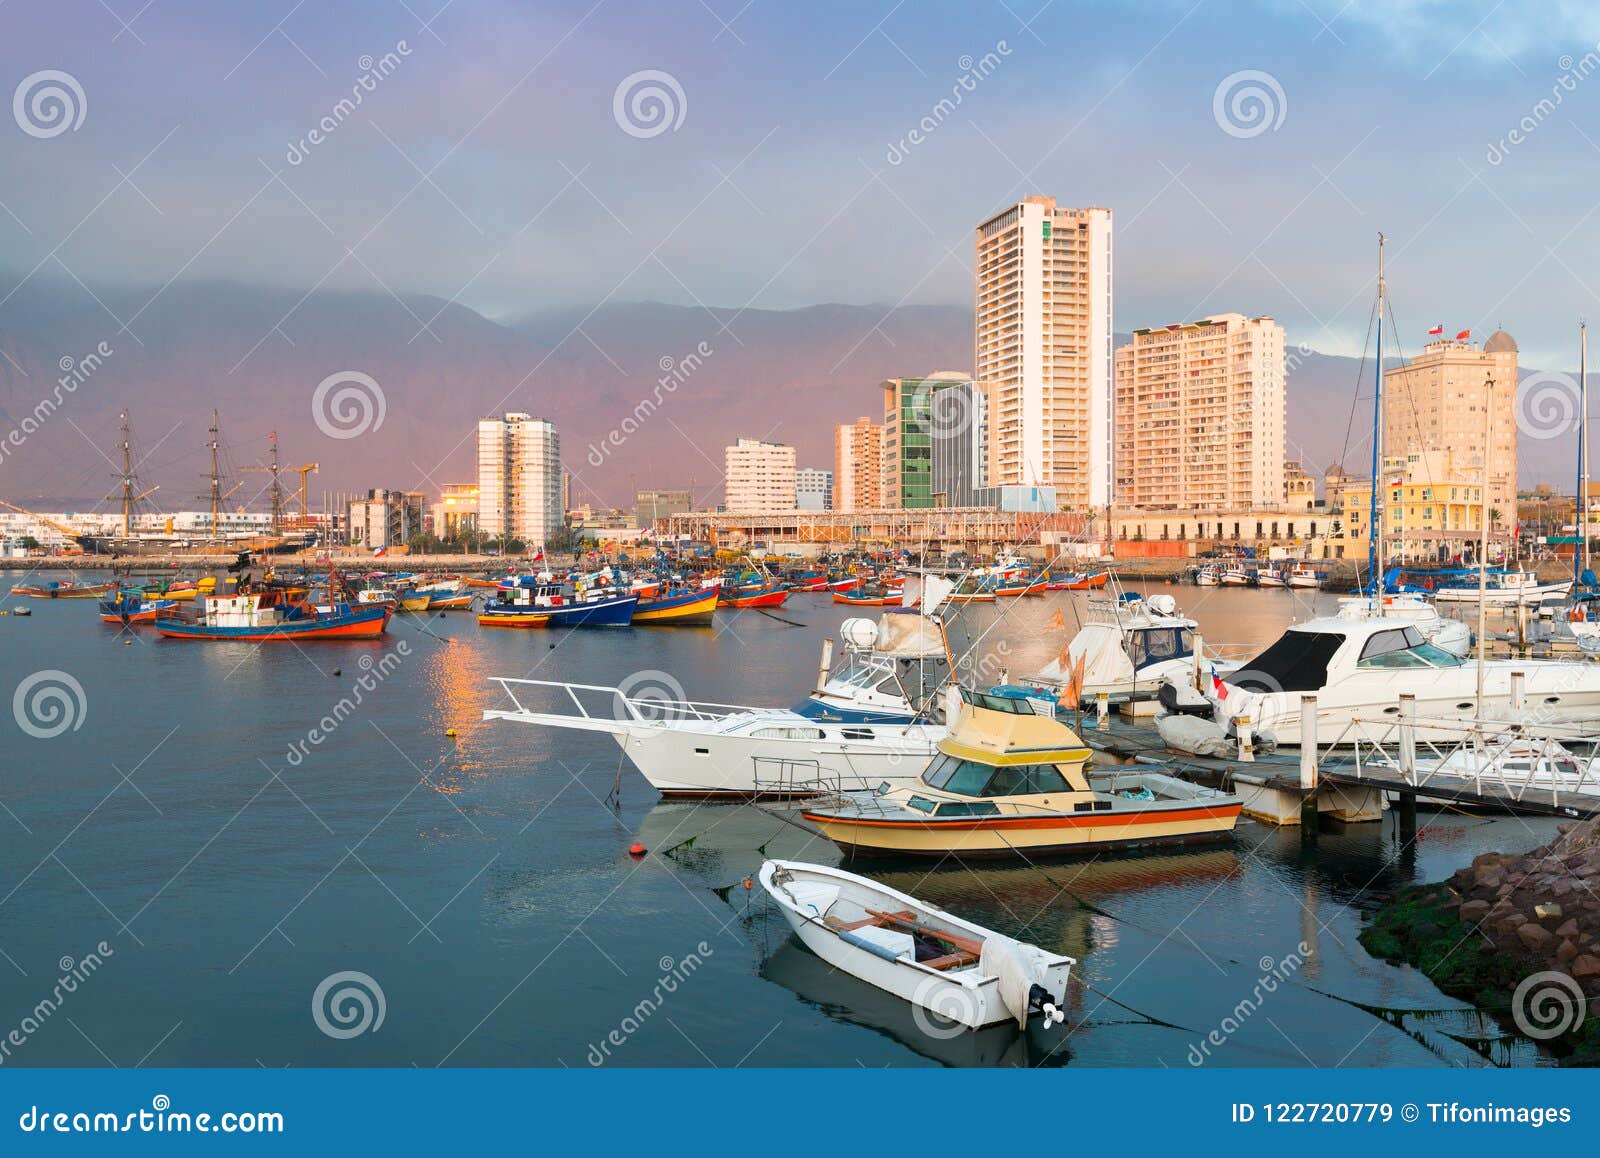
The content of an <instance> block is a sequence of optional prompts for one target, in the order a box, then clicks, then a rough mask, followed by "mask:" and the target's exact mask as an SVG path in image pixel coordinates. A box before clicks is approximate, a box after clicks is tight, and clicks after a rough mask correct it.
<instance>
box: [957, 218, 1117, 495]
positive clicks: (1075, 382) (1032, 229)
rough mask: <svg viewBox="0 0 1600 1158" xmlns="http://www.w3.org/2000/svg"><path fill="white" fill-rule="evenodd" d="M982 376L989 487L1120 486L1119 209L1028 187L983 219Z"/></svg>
mask: <svg viewBox="0 0 1600 1158" xmlns="http://www.w3.org/2000/svg"><path fill="white" fill-rule="evenodd" d="M976 247H977V253H976V261H977V266H976V273H977V278H976V280H977V302H976V305H977V334H976V339H977V340H976V349H975V359H974V362H975V364H974V365H973V377H974V378H975V379H976V380H977V381H979V382H982V383H984V384H985V385H986V387H987V388H988V389H989V412H988V417H989V431H990V434H989V470H988V480H989V484H990V485H991V486H1007V485H1022V486H1053V487H1055V489H1056V497H1057V501H1058V502H1059V503H1060V506H1061V509H1062V510H1086V509H1088V508H1091V507H1093V508H1099V507H1105V506H1107V505H1109V503H1110V502H1111V497H1112V421H1111V413H1112V409H1111V408H1112V341H1111V287H1112V261H1111V258H1112V245H1111V210H1109V209H1095V208H1089V209H1067V208H1058V207H1057V205H1056V201H1055V198H1054V197H1038V196H1035V197H1025V198H1023V199H1022V200H1021V201H1019V202H1017V203H1016V204H1014V205H1011V206H1009V207H1007V208H1006V209H1003V210H1001V211H1000V212H999V213H997V214H995V215H994V216H993V217H990V218H989V219H988V220H987V221H984V222H983V223H982V224H980V225H979V226H978V227H977V231H976Z"/></svg>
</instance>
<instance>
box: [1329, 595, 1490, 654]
mask: <svg viewBox="0 0 1600 1158" xmlns="http://www.w3.org/2000/svg"><path fill="white" fill-rule="evenodd" d="M1339 618H1340V619H1380V618H1381V619H1403V620H1405V621H1406V622H1407V623H1409V624H1411V625H1412V626H1413V627H1415V628H1416V629H1417V630H1418V631H1420V632H1421V633H1422V638H1424V639H1426V640H1427V641H1428V642H1429V643H1431V644H1433V645H1434V646H1435V647H1442V648H1443V649H1444V650H1445V651H1448V652H1451V653H1452V654H1454V655H1460V656H1465V655H1466V654H1467V653H1468V652H1470V651H1471V650H1472V632H1471V630H1470V629H1468V627H1467V625H1466V624H1465V623H1463V622H1461V620H1459V619H1450V618H1448V617H1447V616H1443V615H1440V614H1439V609H1438V608H1437V607H1435V606H1434V605H1433V604H1432V602H1430V601H1429V600H1428V598H1427V597H1426V596H1424V595H1418V594H1415V593H1412V592H1406V593H1403V594H1399V595H1378V596H1372V595H1347V596H1345V597H1344V598H1342V599H1340V600H1339Z"/></svg>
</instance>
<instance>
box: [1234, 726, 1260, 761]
mask: <svg viewBox="0 0 1600 1158" xmlns="http://www.w3.org/2000/svg"><path fill="white" fill-rule="evenodd" d="M1233 726H1234V728H1235V729H1236V730H1237V731H1238V733H1239V759H1240V761H1241V762H1243V763H1251V762H1253V761H1254V760H1255V758H1256V745H1255V735H1254V733H1253V732H1252V731H1251V729H1250V717H1249V716H1235V717H1233Z"/></svg>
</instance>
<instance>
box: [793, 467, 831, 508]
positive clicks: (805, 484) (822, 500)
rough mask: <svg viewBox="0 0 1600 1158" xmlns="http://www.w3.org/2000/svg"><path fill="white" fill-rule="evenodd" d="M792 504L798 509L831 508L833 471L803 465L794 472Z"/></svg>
mask: <svg viewBox="0 0 1600 1158" xmlns="http://www.w3.org/2000/svg"><path fill="white" fill-rule="evenodd" d="M794 505H795V509H796V510H800V511H831V510H832V509H833V472H832V471H831V470H819V469H818V468H816V467H812V466H803V467H801V468H800V469H799V470H797V471H795V472H794Z"/></svg>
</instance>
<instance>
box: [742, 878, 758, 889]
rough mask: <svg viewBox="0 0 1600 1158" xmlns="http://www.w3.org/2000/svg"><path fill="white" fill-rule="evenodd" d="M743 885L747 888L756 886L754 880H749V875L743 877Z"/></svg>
mask: <svg viewBox="0 0 1600 1158" xmlns="http://www.w3.org/2000/svg"><path fill="white" fill-rule="evenodd" d="M744 887H745V888H747V889H753V888H755V887H756V882H755V881H753V880H751V879H750V878H749V877H745V878H744Z"/></svg>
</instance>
